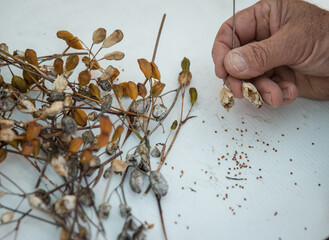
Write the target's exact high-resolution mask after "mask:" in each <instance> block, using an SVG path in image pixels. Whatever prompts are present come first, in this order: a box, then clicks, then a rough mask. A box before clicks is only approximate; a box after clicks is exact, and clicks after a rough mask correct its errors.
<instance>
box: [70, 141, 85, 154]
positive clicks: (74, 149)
mask: <svg viewBox="0 0 329 240" xmlns="http://www.w3.org/2000/svg"><path fill="white" fill-rule="evenodd" d="M82 144H83V140H82V138H81V137H77V138H74V139H73V140H72V141H71V142H70V147H69V150H70V151H71V152H74V153H76V152H77V151H78V150H79V148H80V147H81V145H82Z"/></svg>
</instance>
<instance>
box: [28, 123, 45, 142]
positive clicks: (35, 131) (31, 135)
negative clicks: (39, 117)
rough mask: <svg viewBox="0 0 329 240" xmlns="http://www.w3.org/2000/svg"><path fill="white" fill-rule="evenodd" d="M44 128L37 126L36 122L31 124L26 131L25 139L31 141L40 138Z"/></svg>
mask: <svg viewBox="0 0 329 240" xmlns="http://www.w3.org/2000/svg"><path fill="white" fill-rule="evenodd" d="M41 128H42V126H41V125H38V124H36V123H35V122H33V123H31V124H29V126H28V127H27V129H26V136H25V139H26V140H28V141H31V140H33V139H35V138H36V137H38V136H39V134H40V131H41Z"/></svg>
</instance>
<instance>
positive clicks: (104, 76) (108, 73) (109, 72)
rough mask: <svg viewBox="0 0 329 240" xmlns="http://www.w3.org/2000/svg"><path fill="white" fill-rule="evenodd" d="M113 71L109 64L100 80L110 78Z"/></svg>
mask: <svg viewBox="0 0 329 240" xmlns="http://www.w3.org/2000/svg"><path fill="white" fill-rule="evenodd" d="M114 73H115V68H114V67H112V66H111V65H109V66H108V67H107V68H106V69H105V72H104V73H103V74H102V76H101V80H110V79H111V78H112V76H113V74H114Z"/></svg>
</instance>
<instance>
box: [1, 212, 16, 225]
mask: <svg viewBox="0 0 329 240" xmlns="http://www.w3.org/2000/svg"><path fill="white" fill-rule="evenodd" d="M13 217H14V212H13V211H9V212H5V213H3V214H2V215H1V223H2V224H4V223H9V222H10V221H11V220H12V219H13Z"/></svg>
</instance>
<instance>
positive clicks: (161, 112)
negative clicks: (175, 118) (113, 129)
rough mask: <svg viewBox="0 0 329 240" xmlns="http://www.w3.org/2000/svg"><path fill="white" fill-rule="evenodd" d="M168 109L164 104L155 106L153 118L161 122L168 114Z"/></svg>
mask: <svg viewBox="0 0 329 240" xmlns="http://www.w3.org/2000/svg"><path fill="white" fill-rule="evenodd" d="M167 110H168V108H167V107H166V106H165V105H163V104H155V105H154V107H153V110H152V116H153V117H154V118H155V119H156V121H161V120H162V119H163V118H164V117H165V116H166V113H167Z"/></svg>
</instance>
